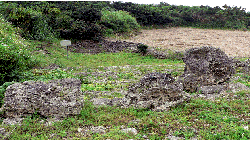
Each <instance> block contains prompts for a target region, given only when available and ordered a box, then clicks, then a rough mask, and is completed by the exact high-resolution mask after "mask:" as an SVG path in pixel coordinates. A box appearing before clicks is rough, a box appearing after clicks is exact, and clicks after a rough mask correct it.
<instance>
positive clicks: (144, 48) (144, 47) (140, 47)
mask: <svg viewBox="0 0 250 141" xmlns="http://www.w3.org/2000/svg"><path fill="white" fill-rule="evenodd" d="M137 49H138V50H139V52H140V53H141V54H143V55H145V54H146V53H147V49H148V46H147V45H144V44H139V45H138V46H137Z"/></svg>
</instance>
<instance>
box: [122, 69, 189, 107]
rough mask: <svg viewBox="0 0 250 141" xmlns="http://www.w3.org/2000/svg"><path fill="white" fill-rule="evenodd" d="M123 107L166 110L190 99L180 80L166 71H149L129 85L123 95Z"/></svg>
mask: <svg viewBox="0 0 250 141" xmlns="http://www.w3.org/2000/svg"><path fill="white" fill-rule="evenodd" d="M125 99H126V100H124V101H125V102H124V103H123V104H124V105H123V106H125V107H129V106H133V107H136V108H149V109H151V110H155V111H164V110H168V109H169V108H170V107H173V106H175V105H177V104H181V103H183V102H184V101H188V100H189V99H190V95H189V94H188V93H186V92H184V91H183V86H182V84H181V83H180V82H178V81H175V79H174V78H173V77H172V76H171V75H170V74H167V73H158V72H156V73H149V74H147V75H145V76H143V78H142V79H141V80H140V82H138V83H135V84H133V85H131V86H130V88H129V90H128V93H127V94H126V95H125Z"/></svg>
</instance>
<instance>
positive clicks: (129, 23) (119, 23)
mask: <svg viewBox="0 0 250 141" xmlns="http://www.w3.org/2000/svg"><path fill="white" fill-rule="evenodd" d="M100 22H101V24H103V25H104V26H105V27H106V28H107V29H106V34H114V33H126V32H132V31H136V30H138V29H139V28H140V25H139V24H138V23H137V21H136V18H135V17H132V16H131V15H130V14H129V13H128V12H126V11H122V10H119V11H112V10H111V11H109V10H102V17H101V21H100Z"/></svg>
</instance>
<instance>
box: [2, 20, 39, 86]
mask: <svg viewBox="0 0 250 141" xmlns="http://www.w3.org/2000/svg"><path fill="white" fill-rule="evenodd" d="M15 30H16V29H15V28H13V27H12V25H11V24H10V23H8V22H6V21H5V20H4V19H3V18H2V17H0V85H2V84H3V83H4V82H10V81H12V80H19V78H20V76H21V73H22V72H23V71H24V70H27V69H29V68H31V67H32V66H34V65H35V61H34V59H33V58H32V57H31V56H30V55H29V51H28V50H27V44H28V42H26V41H24V40H23V39H22V38H21V37H20V36H18V34H17V33H16V31H15Z"/></svg>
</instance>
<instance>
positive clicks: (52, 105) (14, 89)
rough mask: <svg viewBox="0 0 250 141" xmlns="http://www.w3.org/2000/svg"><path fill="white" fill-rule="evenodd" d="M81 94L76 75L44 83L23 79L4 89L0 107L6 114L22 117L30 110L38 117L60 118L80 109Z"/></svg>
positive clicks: (29, 113)
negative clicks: (2, 103) (2, 102)
mask: <svg viewBox="0 0 250 141" xmlns="http://www.w3.org/2000/svg"><path fill="white" fill-rule="evenodd" d="M81 96H82V92H81V81H80V80H78V79H69V78H67V79H61V80H51V81H49V82H47V83H45V82H39V81H38V82H34V81H25V82H23V83H15V84H13V85H10V86H9V87H8V88H7V89H6V92H5V97H4V105H3V106H2V108H1V109H2V111H4V116H5V117H8V118H22V117H25V116H30V115H32V114H34V113H37V114H38V115H40V116H42V117H55V118H63V117H67V116H70V115H77V114H79V113H80V111H81V108H82V107H83V98H81Z"/></svg>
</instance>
